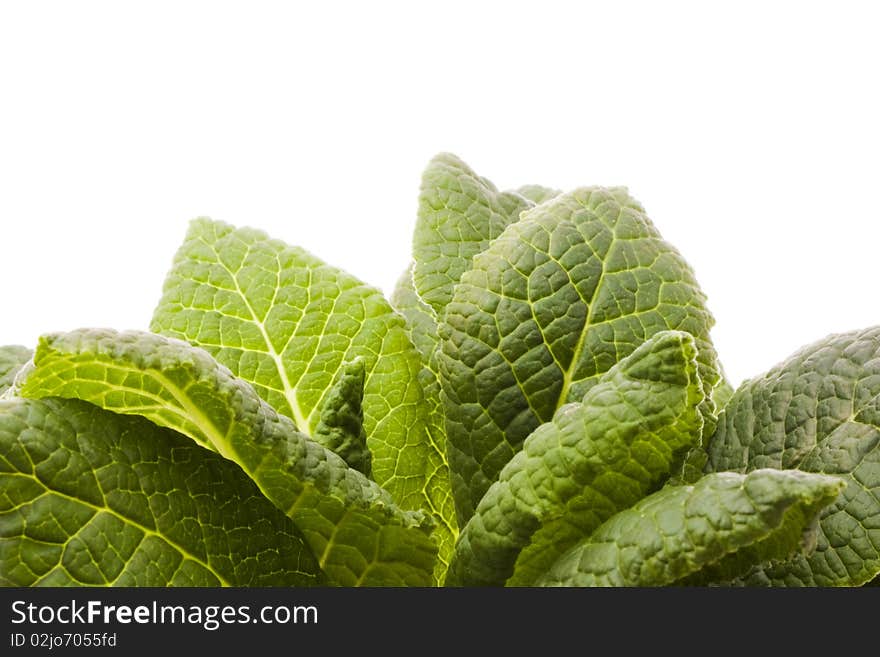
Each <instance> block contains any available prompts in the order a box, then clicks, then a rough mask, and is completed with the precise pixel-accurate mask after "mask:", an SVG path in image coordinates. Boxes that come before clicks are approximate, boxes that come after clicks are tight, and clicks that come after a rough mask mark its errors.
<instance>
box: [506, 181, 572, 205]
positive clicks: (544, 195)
mask: <svg viewBox="0 0 880 657" xmlns="http://www.w3.org/2000/svg"><path fill="white" fill-rule="evenodd" d="M513 191H515V192H516V193H517V194H519V195H520V196H525V197H526V198H527V199H529V200H530V201H531V202H532V203H535V204H539V203H543V202H544V201H549V200H550V199H551V198H555V197H557V196H559V195H560V194H561V193H562V190H560V189H553V188H552V187H544V186H543V185H523V186H522V187H517V188H516V189H515V190H513Z"/></svg>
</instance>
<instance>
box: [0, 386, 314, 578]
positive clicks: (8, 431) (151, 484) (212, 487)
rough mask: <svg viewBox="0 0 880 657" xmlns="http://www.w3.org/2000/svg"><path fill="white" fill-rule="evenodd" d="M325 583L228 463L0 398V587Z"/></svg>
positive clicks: (98, 419) (132, 424)
mask: <svg viewBox="0 0 880 657" xmlns="http://www.w3.org/2000/svg"><path fill="white" fill-rule="evenodd" d="M322 583H326V578H325V577H324V575H323V573H322V572H321V570H320V568H319V566H318V564H317V562H316V560H315V558H314V556H313V554H312V551H311V550H310V549H309V547H308V546H307V545H306V542H305V540H304V539H303V536H302V534H301V533H300V532H299V530H297V528H296V526H295V525H294V523H293V522H292V521H291V520H290V519H289V518H287V517H286V516H285V515H284V513H283V512H282V511H280V510H279V509H277V508H275V507H274V506H273V505H272V504H271V503H270V502H269V501H268V500H267V499H266V498H265V497H263V495H262V493H260V491H259V489H258V488H257V486H256V485H255V484H254V482H253V481H251V479H250V478H249V477H248V476H247V475H245V474H244V473H243V472H242V471H241V469H240V468H239V467H238V466H237V465H236V464H235V463H232V462H231V461H228V460H226V459H224V458H222V457H220V456H219V455H217V454H214V453H211V452H208V451H207V450H205V449H203V448H201V447H199V446H198V445H196V444H195V443H194V442H193V441H192V440H190V439H189V438H186V437H185V436H182V435H180V434H178V433H176V432H174V431H171V430H170V429H164V428H161V427H158V426H156V425H155V424H153V423H151V422H148V421H147V420H145V419H144V418H141V417H127V416H123V415H116V414H114V413H109V412H107V411H103V410H101V409H99V408H97V407H95V406H93V405H91V404H87V403H85V402H81V401H77V400H67V399H46V400H32V399H12V400H7V401H0V584H5V585H15V586H32V585H41V586H69V585H88V586H110V585H115V586H221V585H222V586H309V585H315V584H322Z"/></svg>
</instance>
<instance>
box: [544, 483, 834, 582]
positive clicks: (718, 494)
mask: <svg viewBox="0 0 880 657" xmlns="http://www.w3.org/2000/svg"><path fill="white" fill-rule="evenodd" d="M843 485H844V484H843V482H842V481H841V480H840V479H838V478H837V477H828V476H824V475H818V474H808V473H804V472H796V471H791V470H788V471H786V470H773V469H765V470H755V471H754V472H751V473H749V474H747V475H743V474H737V473H733V472H721V473H716V474H711V475H706V476H705V477H703V478H701V479H700V480H699V481H698V482H697V483H696V484H694V485H691V486H668V487H666V488H664V489H662V490H660V491H659V492H657V493H654V494H653V495H651V496H649V497H646V498H645V499H643V500H642V501H640V502H639V503H638V504H636V505H635V506H634V507H632V508H630V509H627V510H625V511H621V512H620V513H618V514H617V515H615V516H614V517H612V518H611V519H610V520H608V521H607V522H606V523H605V524H603V525H602V526H601V527H599V529H597V530H596V531H595V532H594V533H593V534H592V535H591V536H590V537H589V538H587V539H586V540H585V541H583V542H582V543H581V544H580V545H577V546H576V547H574V548H572V549H571V550H570V551H569V552H567V553H566V554H565V555H564V556H563V557H562V558H561V559H559V561H557V563H556V564H555V565H554V566H553V568H552V569H551V570H550V572H548V573H547V574H546V575H545V576H544V577H542V578H541V579H540V581H539V582H538V583H539V584H541V585H544V586H663V585H669V584H695V583H701V582H702V581H703V580H704V579H705V578H708V579H712V578H713V577H719V576H721V577H731V576H735V575H736V574H737V573H741V572H742V571H743V570H744V569H745V568H746V567H748V565H750V564H752V563H754V562H755V561H762V560H772V559H783V558H785V557H788V556H790V555H791V554H792V553H795V552H799V551H801V550H804V549H806V550H807V551H808V550H809V549H810V547H811V545H812V544H814V541H815V529H814V527H815V519H816V515H817V514H818V513H819V510H820V509H821V508H822V507H824V506H825V505H827V504H829V503H831V502H832V501H833V500H834V499H835V498H836V497H837V495H838V494H839V493H840V490H841V489H842V488H843ZM704 571H706V572H704Z"/></svg>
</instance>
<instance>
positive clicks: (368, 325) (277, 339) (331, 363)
mask: <svg viewBox="0 0 880 657" xmlns="http://www.w3.org/2000/svg"><path fill="white" fill-rule="evenodd" d="M151 328H152V330H153V331H155V332H157V333H160V334H162V335H167V336H170V337H175V338H180V339H183V340H186V341H187V342H189V343H191V344H194V345H196V346H199V347H202V348H204V349H206V350H207V351H208V352H209V353H210V354H211V355H212V356H214V357H215V358H216V359H217V360H218V361H219V362H220V363H221V364H223V365H225V366H226V367H228V368H230V369H231V370H232V372H233V374H235V375H236V376H238V377H240V378H242V379H244V380H245V381H248V382H249V383H251V384H253V386H254V388H255V389H256V391H257V393H258V394H259V395H260V396H261V397H262V398H263V399H264V400H265V401H267V402H268V403H269V404H270V405H271V406H273V407H274V408H275V409H277V410H278V411H279V412H280V413H281V414H283V415H286V416H288V417H290V418H292V419H293V420H294V421H295V423H296V425H297V427H299V429H300V430H301V431H303V432H305V433H308V434H310V435H313V434H314V433H315V432H316V430H317V428H318V424H319V422H320V420H321V413H322V409H323V408H324V405H325V404H326V402H327V398H328V396H329V395H330V394H331V390H332V388H333V386H334V383H335V382H336V381H337V380H338V373H339V372H340V371H341V370H342V369H343V367H344V365H345V363H349V362H352V361H354V360H355V359H357V358H362V359H363V363H364V373H365V376H364V395H363V401H362V411H363V416H364V420H363V426H364V432H365V433H366V437H367V446H368V448H369V450H370V452H371V454H372V464H371V465H372V475H373V478H374V479H375V480H376V482H378V483H379V485H380V486H382V487H384V488H385V489H387V490H388V491H389V492H390V493H391V495H392V496H393V498H394V500H395V501H396V503H397V504H398V505H400V506H401V507H402V508H404V509H411V510H415V509H427V510H429V511H430V512H431V513H432V514H433V515H434V517H435V519H436V521H437V531H438V541H439V542H440V543H441V545H442V544H449V543H451V540H452V538H451V536H450V533H449V528H448V525H447V522H446V521H445V519H444V518H443V505H444V501H445V499H446V498H447V497H448V496H449V494H450V493H449V483H448V479H447V478H446V477H440V476H437V473H438V472H441V471H443V469H444V467H445V466H444V461H445V455H444V448H443V444H442V442H439V443H438V442H437V437H436V436H432V435H431V433H430V430H429V428H428V426H427V423H428V421H429V420H428V416H429V414H430V412H431V409H430V408H429V404H428V402H426V400H425V396H424V392H423V390H422V386H421V385H419V380H418V377H419V372H420V370H421V367H422V365H421V359H420V358H419V354H418V352H417V351H416V349H415V348H414V347H413V345H412V343H411V342H410V340H409V338H408V337H407V334H406V327H405V323H404V320H403V318H402V317H401V316H400V315H398V314H397V313H396V312H394V310H392V308H391V306H390V305H389V304H388V302H387V301H386V300H385V298H384V297H383V296H382V293H381V292H380V291H379V290H377V289H375V288H373V287H370V286H368V285H365V284H364V283H362V282H361V281H359V280H358V279H356V278H354V277H353V276H351V275H349V274H347V273H345V272H343V271H341V270H339V269H337V268H335V267H331V266H330V265H328V264H326V263H324V262H323V261H321V260H319V259H318V258H316V257H315V256H313V255H311V254H310V253H308V252H306V251H304V250H303V249H301V248H298V247H292V246H288V245H287V244H284V243H283V242H281V241H278V240H274V239H270V238H269V237H268V236H267V235H266V234H265V233H262V232H260V231H257V230H253V229H250V228H240V229H236V228H233V227H232V226H229V225H227V224H224V223H221V222H216V221H211V220H209V219H197V220H195V221H194V222H192V224H191V226H190V230H189V233H188V234H187V237H186V240H185V241H184V243H183V245H182V246H181V247H180V249H179V251H178V252H177V255H176V256H175V259H174V264H173V266H172V269H171V271H170V273H169V274H168V278H167V279H166V281H165V286H164V293H163V296H162V299H161V301H160V302H159V305H158V307H157V308H156V311H155V314H154V316H153V322H152V324H151Z"/></svg>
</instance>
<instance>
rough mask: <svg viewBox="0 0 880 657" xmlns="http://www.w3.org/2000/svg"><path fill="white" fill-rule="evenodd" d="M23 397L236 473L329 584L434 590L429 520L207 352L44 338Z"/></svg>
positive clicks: (76, 336)
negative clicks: (132, 428) (146, 434)
mask: <svg viewBox="0 0 880 657" xmlns="http://www.w3.org/2000/svg"><path fill="white" fill-rule="evenodd" d="M19 378H21V377H19ZM20 393H21V395H22V396H25V397H34V398H42V397H48V396H57V397H65V398H77V399H82V400H85V401H89V402H92V403H93V404H96V405H98V406H100V407H102V408H104V409H107V410H111V411H114V412H116V413H123V414H131V415H142V416H144V417H146V418H148V419H150V420H152V421H153V422H155V423H156V424H158V425H160V426H165V427H169V428H172V429H174V430H176V431H179V432H181V433H183V434H185V435H187V436H189V437H190V438H192V439H193V440H195V441H196V442H198V443H199V444H200V445H202V446H204V447H206V448H208V449H213V450H215V451H217V452H219V453H220V454H221V455H222V456H224V457H226V458H228V459H230V460H232V461H235V462H236V463H238V464H239V465H240V466H241V468H242V469H243V470H244V471H245V472H246V473H247V474H248V475H250V477H251V478H252V479H253V480H254V481H255V482H256V484H257V485H258V486H259V488H260V490H261V491H262V492H263V494H264V495H265V496H266V497H267V498H269V500H271V501H272V502H273V503H274V504H275V505H276V506H277V507H278V508H280V509H281V510H283V511H284V512H285V513H286V514H287V515H288V516H289V517H290V518H292V519H293V521H294V523H295V524H296V526H297V527H298V528H299V530H300V531H301V532H302V534H303V535H304V536H305V538H306V540H307V542H308V543H309V546H310V547H311V548H312V550H313V552H314V554H315V555H316V556H317V557H318V562H319V564H320V566H321V568H322V569H323V570H324V572H325V573H326V574H327V576H328V577H329V578H330V580H331V581H332V582H333V583H336V584H340V585H344V586H355V585H371V586H381V585H421V586H426V585H428V584H430V582H431V581H432V579H431V573H432V570H433V568H434V563H435V556H436V546H435V544H434V543H433V541H432V540H431V538H430V535H429V534H430V530H431V526H432V523H431V522H430V519H429V518H427V517H425V516H424V514H422V513H421V512H415V511H402V510H401V509H400V508H399V507H397V506H396V505H395V504H394V502H393V500H392V498H391V496H390V495H389V494H388V493H387V492H386V491H385V490H383V489H381V488H380V487H379V486H378V485H376V484H375V483H374V482H372V481H370V480H369V479H367V478H366V477H364V476H363V475H362V474H361V473H360V472H358V471H356V470H353V469H351V468H349V467H348V466H347V465H346V464H345V462H344V461H343V460H342V459H341V458H340V457H339V456H337V455H336V454H334V453H333V452H331V451H330V450H328V449H326V448H325V447H323V446H321V445H320V444H318V443H316V442H314V441H312V440H311V439H310V438H309V437H308V436H306V435H305V434H303V433H301V432H299V431H298V430H297V429H296V427H295V426H294V424H293V422H292V421H291V420H290V419H289V418H288V417H286V416H284V415H279V414H278V413H277V412H276V411H275V410H274V409H273V408H272V407H271V406H269V405H268V404H267V403H266V402H264V401H263V400H262V399H260V398H259V397H258V395H257V394H256V393H255V392H254V389H253V388H252V387H251V386H250V385H249V384H248V383H246V382H245V381H242V380H240V379H238V378H236V377H234V376H233V375H232V373H231V372H230V371H229V370H228V369H226V368H225V367H223V366H222V365H219V364H218V363H217V362H216V361H215V360H214V359H213V358H212V357H211V356H210V355H209V354H208V353H207V352H205V351H203V350H202V349H199V348H196V347H193V346H191V345H189V344H187V343H185V342H183V341H181V340H176V339H173V338H167V337H162V336H158V335H155V334H151V333H144V332H136V331H132V332H124V333H120V332H116V331H110V330H96V329H91V330H80V331H73V332H71V333H65V334H53V335H48V336H44V337H42V338H41V339H40V343H39V345H38V347H37V351H36V354H35V356H34V366H33V369H31V371H30V372H29V373H28V374H27V376H26V377H25V378H24V381H23V382H22V385H21V389H20Z"/></svg>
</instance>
